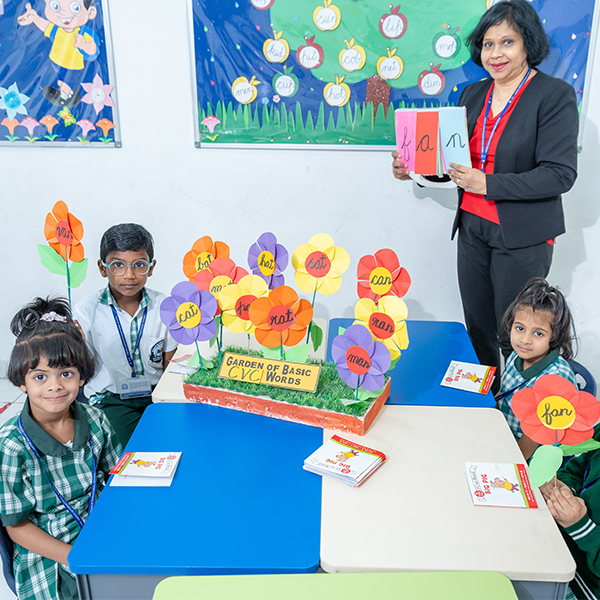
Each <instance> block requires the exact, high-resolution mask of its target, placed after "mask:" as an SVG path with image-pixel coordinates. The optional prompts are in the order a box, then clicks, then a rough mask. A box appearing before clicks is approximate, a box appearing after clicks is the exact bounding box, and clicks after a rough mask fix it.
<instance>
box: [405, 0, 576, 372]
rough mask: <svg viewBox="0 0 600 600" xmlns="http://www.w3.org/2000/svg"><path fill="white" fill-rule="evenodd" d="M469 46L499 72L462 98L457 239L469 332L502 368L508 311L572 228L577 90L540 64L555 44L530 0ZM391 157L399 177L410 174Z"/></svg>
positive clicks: (479, 32) (488, 23) (480, 31)
mask: <svg viewBox="0 0 600 600" xmlns="http://www.w3.org/2000/svg"><path fill="white" fill-rule="evenodd" d="M467 44H468V45H469V48H470V50H471V57H472V59H473V61H474V62H475V63H476V64H478V65H481V66H483V68H484V69H485V70H486V71H487V72H488V73H489V74H490V76H491V79H485V80H483V81H478V82H476V83H473V84H470V85H468V86H467V87H466V88H465V89H464V90H463V92H462V94H461V96H460V100H459V104H460V105H461V106H466V107H467V120H468V126H469V137H470V149H471V161H472V164H473V167H472V168H471V167H466V166H464V165H456V164H454V163H451V165H450V166H451V169H452V170H451V171H450V177H451V178H452V180H453V181H454V182H455V183H456V185H457V187H458V197H459V203H458V210H457V213H456V218H455V220H454V227H453V230H452V236H453V237H454V234H455V233H456V231H457V230H458V231H459V235H458V279H459V286H460V293H461V299H462V303H463V309H464V312H465V322H466V324H467V330H468V332H469V336H470V338H471V341H472V342H473V346H474V347H475V351H476V352H477V356H478V358H479V360H480V362H481V363H483V364H487V365H492V366H499V353H498V346H499V344H500V346H501V348H502V352H503V353H504V355H505V356H508V355H509V354H510V352H511V351H512V349H511V347H510V341H509V339H508V336H507V335H506V334H505V333H504V332H503V331H502V329H501V326H500V321H501V318H502V315H503V314H504V312H505V310H506V309H507V308H508V305H509V304H510V303H511V302H512V301H513V300H514V299H515V297H516V296H517V294H518V293H519V292H520V291H521V289H522V288H523V287H525V284H526V283H527V281H528V280H529V279H530V278H531V277H535V276H540V277H546V276H547V274H548V271H549V269H550V264H551V262H552V249H553V242H554V238H555V237H556V236H558V235H560V234H562V233H564V232H565V224H564V215H563V209H562V202H561V194H563V193H564V192H567V191H568V190H569V189H571V187H572V186H573V183H574V182H575V178H576V177H577V129H578V113H577V103H576V98H575V92H574V90H573V88H572V87H571V86H570V85H569V84H567V83H565V82H564V81H562V80H560V79H555V78H554V77H550V76H548V75H545V74H544V73H542V72H540V71H537V70H536V69H535V67H536V66H537V65H539V64H540V63H541V62H542V60H543V59H544V58H545V57H546V56H547V54H548V53H549V44H548V38H547V36H546V33H545V32H544V29H543V27H542V24H541V22H540V19H539V17H538V15H537V13H536V12H535V10H534V9H533V7H532V6H531V5H530V4H529V3H528V2H526V1H525V0H512V2H500V3H498V4H495V5H494V6H493V7H492V8H490V9H489V10H488V11H487V12H486V13H485V14H484V15H483V17H482V18H481V20H480V21H479V23H478V25H477V26H476V27H475V29H474V30H473V32H472V33H471V35H470V36H469V37H468V38H467ZM484 131H485V134H484V133H483V132H484ZM393 156H394V163H393V173H394V176H395V177H396V178H397V179H408V178H409V174H408V171H406V165H405V164H404V163H401V162H399V161H398V160H397V156H398V155H397V153H396V152H394V153H393ZM482 167H483V168H482ZM498 379H499V378H498Z"/></svg>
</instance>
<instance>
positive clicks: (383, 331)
mask: <svg viewBox="0 0 600 600" xmlns="http://www.w3.org/2000/svg"><path fill="white" fill-rule="evenodd" d="M407 316H408V308H407V307H406V304H405V303H404V300H402V299H401V298H396V297H395V296H384V297H383V298H381V299H380V300H379V304H375V302H373V300H371V299H370V298H361V299H360V300H359V301H358V302H357V303H356V304H355V305H354V317H355V318H356V321H354V323H353V325H363V326H365V327H366V328H367V329H368V330H369V331H370V332H371V335H372V336H373V339H374V340H379V341H380V342H383V344H384V345H385V347H386V348H387V349H388V350H389V351H390V355H391V358H392V360H396V359H397V358H398V357H399V356H400V354H401V352H400V350H406V348H408V331H407V329H406V317H407Z"/></svg>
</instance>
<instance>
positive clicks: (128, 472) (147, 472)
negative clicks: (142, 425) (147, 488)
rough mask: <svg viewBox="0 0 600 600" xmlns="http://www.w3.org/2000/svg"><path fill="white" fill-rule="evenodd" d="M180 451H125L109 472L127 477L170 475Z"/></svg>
mask: <svg viewBox="0 0 600 600" xmlns="http://www.w3.org/2000/svg"><path fill="white" fill-rule="evenodd" d="M180 458H181V452H125V454H123V456H122V457H121V459H120V460H119V462H118V463H117V464H116V465H115V467H114V468H113V469H112V471H111V472H110V474H111V475H122V476H127V477H171V476H172V475H173V474H174V473H175V469H176V468H177V464H178V463H179V459H180Z"/></svg>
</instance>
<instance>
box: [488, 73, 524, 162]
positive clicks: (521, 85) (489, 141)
mask: <svg viewBox="0 0 600 600" xmlns="http://www.w3.org/2000/svg"><path fill="white" fill-rule="evenodd" d="M530 73H531V67H529V70H528V71H527V73H526V74H525V77H523V79H522V80H521V83H520V84H519V86H518V87H517V89H516V90H515V91H514V92H513V95H512V96H511V97H510V100H509V101H508V102H507V103H506V106H505V107H504V108H503V109H502V112H501V113H500V114H499V115H498V118H497V119H496V122H495V123H494V127H493V128H492V133H490V139H489V140H488V142H487V145H486V143H485V131H486V127H487V120H488V115H489V113H490V108H491V106H492V96H493V95H494V94H493V90H492V91H490V99H489V100H488V103H487V107H486V109H485V116H484V117H483V131H482V132H481V170H482V172H484V171H483V169H484V168H485V162H486V161H487V157H488V152H489V151H490V145H491V143H492V138H493V137H494V133H496V128H497V127H498V124H499V123H500V120H501V119H502V117H503V116H504V114H505V113H506V111H507V110H508V108H509V107H510V105H511V104H512V101H513V100H514V97H515V96H516V95H517V92H518V91H519V90H520V89H521V88H522V87H523V86H524V85H525V82H526V81H527V79H528V78H529V75H530ZM494 85H495V83H494Z"/></svg>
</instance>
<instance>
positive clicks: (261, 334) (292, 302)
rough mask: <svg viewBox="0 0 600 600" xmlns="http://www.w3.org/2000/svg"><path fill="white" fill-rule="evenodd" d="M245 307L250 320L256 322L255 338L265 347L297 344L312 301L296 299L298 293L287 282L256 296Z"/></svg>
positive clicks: (310, 310)
mask: <svg viewBox="0 0 600 600" xmlns="http://www.w3.org/2000/svg"><path fill="white" fill-rule="evenodd" d="M249 310H250V320H251V321H252V323H253V324H254V325H255V326H256V329H255V330H254V335H255V336H256V341H257V342H258V343H259V344H261V345H262V346H266V347H267V348H277V346H281V345H283V346H295V345H296V344H299V343H300V342H301V341H302V339H303V338H304V336H305V335H306V329H307V327H308V325H309V324H310V322H311V321H312V317H313V307H312V304H311V303H310V302H309V301H308V300H304V299H298V294H296V292H295V291H294V290H293V289H292V288H291V287H288V286H287V285H281V286H279V287H278V288H275V289H274V290H271V292H270V293H269V295H268V296H265V297H263V298H258V299H256V300H255V301H254V302H253V303H252V304H251V305H250V309H249Z"/></svg>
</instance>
